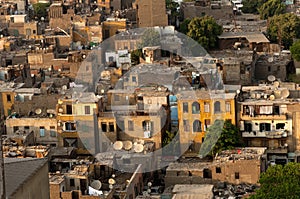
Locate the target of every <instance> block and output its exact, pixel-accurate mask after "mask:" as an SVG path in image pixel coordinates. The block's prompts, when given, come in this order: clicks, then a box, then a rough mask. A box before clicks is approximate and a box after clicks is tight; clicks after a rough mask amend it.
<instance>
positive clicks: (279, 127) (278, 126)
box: [276, 123, 285, 129]
mask: <svg viewBox="0 0 300 199" xmlns="http://www.w3.org/2000/svg"><path fill="white" fill-rule="evenodd" d="M284 126H285V123H277V124H276V129H284Z"/></svg>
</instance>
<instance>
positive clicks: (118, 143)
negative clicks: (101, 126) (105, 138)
mask: <svg viewBox="0 0 300 199" xmlns="http://www.w3.org/2000/svg"><path fill="white" fill-rule="evenodd" d="M113 148H114V149H115V150H118V151H119V150H121V149H122V148H123V142H122V141H116V142H115V143H114V145H113Z"/></svg>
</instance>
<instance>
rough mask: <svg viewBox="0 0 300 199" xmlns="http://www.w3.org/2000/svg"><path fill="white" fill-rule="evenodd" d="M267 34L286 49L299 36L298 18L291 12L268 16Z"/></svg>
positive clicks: (299, 20)
mask: <svg viewBox="0 0 300 199" xmlns="http://www.w3.org/2000/svg"><path fill="white" fill-rule="evenodd" d="M267 34H268V36H269V39H270V40H271V41H272V42H278V43H279V44H280V45H283V46H284V47H285V48H286V49H289V47H290V46H291V45H292V44H293V40H294V39H295V38H299V37H300V19H299V17H297V15H295V14H292V13H286V14H281V15H278V16H273V17H271V18H269V25H268V29H267Z"/></svg>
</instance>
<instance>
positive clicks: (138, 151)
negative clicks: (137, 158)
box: [133, 144, 144, 153]
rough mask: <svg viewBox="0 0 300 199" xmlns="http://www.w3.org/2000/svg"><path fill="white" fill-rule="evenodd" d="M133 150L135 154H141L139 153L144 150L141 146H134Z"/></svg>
mask: <svg viewBox="0 0 300 199" xmlns="http://www.w3.org/2000/svg"><path fill="white" fill-rule="evenodd" d="M133 150H134V151H135V152H136V153H141V152H143V150H144V146H143V145H142V144H136V145H134V148H133Z"/></svg>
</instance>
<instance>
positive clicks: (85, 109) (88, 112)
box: [84, 106, 91, 115]
mask: <svg viewBox="0 0 300 199" xmlns="http://www.w3.org/2000/svg"><path fill="white" fill-rule="evenodd" d="M84 113H85V114H86V115H89V114H91V107H90V106H84Z"/></svg>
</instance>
